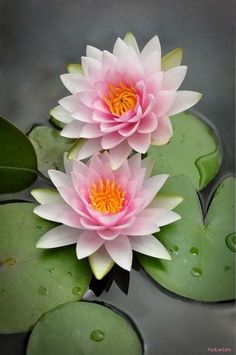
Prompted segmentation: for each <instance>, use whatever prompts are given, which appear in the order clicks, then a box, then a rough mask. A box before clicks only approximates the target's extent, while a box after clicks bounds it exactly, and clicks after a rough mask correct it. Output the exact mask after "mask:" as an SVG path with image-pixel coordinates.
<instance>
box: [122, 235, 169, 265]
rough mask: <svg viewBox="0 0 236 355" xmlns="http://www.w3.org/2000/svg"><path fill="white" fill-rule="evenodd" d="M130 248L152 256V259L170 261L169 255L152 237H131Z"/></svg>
mask: <svg viewBox="0 0 236 355" xmlns="http://www.w3.org/2000/svg"><path fill="white" fill-rule="evenodd" d="M129 240H130V243H131V247H132V249H133V250H135V251H137V252H139V253H142V254H145V255H149V256H152V257H154V258H159V259H166V260H170V259H171V257H170V254H169V253H168V251H167V250H166V248H165V247H164V246H163V245H162V244H161V243H160V242H159V240H158V239H157V238H155V237H154V236H153V235H145V236H139V237H135V236H134V237H131V238H130V239H129Z"/></svg>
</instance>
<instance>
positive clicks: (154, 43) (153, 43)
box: [141, 36, 161, 59]
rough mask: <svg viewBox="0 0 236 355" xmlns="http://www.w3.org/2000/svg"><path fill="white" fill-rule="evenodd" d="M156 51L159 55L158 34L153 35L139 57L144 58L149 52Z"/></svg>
mask: <svg viewBox="0 0 236 355" xmlns="http://www.w3.org/2000/svg"><path fill="white" fill-rule="evenodd" d="M153 52H158V53H159V55H160V57H161V45H160V41H159V38H158V36H154V37H153V38H152V39H151V40H150V41H149V42H148V43H147V44H146V45H145V47H144V48H143V50H142V51H141V58H142V59H146V58H147V57H148V56H149V55H150V54H151V53H153Z"/></svg>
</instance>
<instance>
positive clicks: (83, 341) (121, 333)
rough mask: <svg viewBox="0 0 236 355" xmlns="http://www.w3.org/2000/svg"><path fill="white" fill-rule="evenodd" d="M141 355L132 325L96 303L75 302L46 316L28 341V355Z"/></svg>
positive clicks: (139, 344) (138, 341)
mask: <svg viewBox="0 0 236 355" xmlns="http://www.w3.org/2000/svg"><path fill="white" fill-rule="evenodd" d="M52 354H53V355H63V354H69V355H95V354H96V355H106V354H107V355H108V354H112V355H121V354H122V355H141V354H142V346H141V343H140V340H139V338H138V336H137V334H136V332H135V330H134V329H133V327H132V326H131V324H129V322H128V321H127V320H126V319H124V318H123V317H122V316H120V315H119V314H117V313H116V312H114V311H112V310H111V309H109V308H107V307H104V306H101V305H99V304H95V303H88V302H75V303H70V304H67V305H65V306H62V307H59V308H58V309H55V310H53V311H51V312H49V313H47V314H46V315H45V316H44V317H43V318H42V319H41V320H40V321H39V322H38V324H37V325H36V327H35V328H34V330H33V332H32V335H31V337H30V339H29V344H28V349H27V355H52Z"/></svg>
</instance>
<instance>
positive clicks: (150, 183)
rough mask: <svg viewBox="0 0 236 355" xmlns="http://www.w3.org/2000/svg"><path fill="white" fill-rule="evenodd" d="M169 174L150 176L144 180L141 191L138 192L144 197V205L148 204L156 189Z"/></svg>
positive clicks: (157, 189) (156, 191)
mask: <svg viewBox="0 0 236 355" xmlns="http://www.w3.org/2000/svg"><path fill="white" fill-rule="evenodd" d="M168 177H169V175H167V174H161V175H155V176H152V177H150V178H149V179H147V180H145V182H144V184H143V187H142V191H141V192H140V197H143V198H145V201H146V203H145V207H146V206H148V205H149V204H150V203H151V201H152V200H153V199H154V197H155V196H156V194H157V193H158V191H159V190H160V189H161V188H162V186H163V185H164V183H165V182H166V180H167V179H168Z"/></svg>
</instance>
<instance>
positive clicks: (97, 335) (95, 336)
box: [90, 329, 105, 342]
mask: <svg viewBox="0 0 236 355" xmlns="http://www.w3.org/2000/svg"><path fill="white" fill-rule="evenodd" d="M104 337H105V334H104V333H103V332H102V331H101V330H99V329H97V330H93V331H92V333H91V334H90V339H91V340H93V341H97V342H98V341H102V340H103V339H104Z"/></svg>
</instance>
